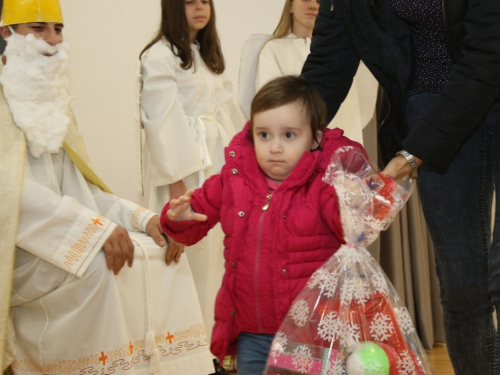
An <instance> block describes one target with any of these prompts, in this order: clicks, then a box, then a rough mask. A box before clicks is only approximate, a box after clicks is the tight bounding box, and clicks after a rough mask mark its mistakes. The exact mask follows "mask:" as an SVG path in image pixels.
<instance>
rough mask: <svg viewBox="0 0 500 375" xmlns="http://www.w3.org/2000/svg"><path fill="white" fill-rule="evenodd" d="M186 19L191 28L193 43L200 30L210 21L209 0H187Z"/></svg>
mask: <svg viewBox="0 0 500 375" xmlns="http://www.w3.org/2000/svg"><path fill="white" fill-rule="evenodd" d="M184 4H185V7H186V20H187V23H188V28H189V37H190V39H191V43H194V42H195V40H196V37H197V35H198V32H199V31H200V30H202V29H203V28H205V26H207V24H208V21H210V1H209V0H185V1H184Z"/></svg>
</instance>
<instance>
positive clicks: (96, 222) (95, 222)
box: [90, 219, 102, 227]
mask: <svg viewBox="0 0 500 375" xmlns="http://www.w3.org/2000/svg"><path fill="white" fill-rule="evenodd" d="M90 220H92V222H93V223H94V225H100V226H101V227H102V223H101V219H90Z"/></svg>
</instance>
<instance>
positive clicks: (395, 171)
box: [382, 155, 423, 181]
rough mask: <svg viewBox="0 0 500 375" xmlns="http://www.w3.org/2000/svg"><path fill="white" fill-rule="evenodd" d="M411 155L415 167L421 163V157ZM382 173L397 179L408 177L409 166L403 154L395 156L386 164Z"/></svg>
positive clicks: (409, 172)
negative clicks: (415, 164)
mask: <svg viewBox="0 0 500 375" xmlns="http://www.w3.org/2000/svg"><path fill="white" fill-rule="evenodd" d="M413 157H414V158H415V162H416V163H417V167H420V166H421V165H422V163H423V161H422V159H419V158H417V157H416V156H415V155H414V156H413ZM382 173H383V174H385V175H387V176H391V177H392V178H394V179H395V180H396V181H399V180H402V179H403V178H405V177H410V174H411V168H410V164H408V161H407V160H406V159H405V158H404V157H403V156H396V157H395V158H393V159H392V160H391V161H390V162H389V163H388V164H387V165H386V167H385V168H384V170H383V171H382Z"/></svg>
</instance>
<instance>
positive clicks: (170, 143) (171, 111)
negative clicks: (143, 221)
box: [141, 40, 245, 336]
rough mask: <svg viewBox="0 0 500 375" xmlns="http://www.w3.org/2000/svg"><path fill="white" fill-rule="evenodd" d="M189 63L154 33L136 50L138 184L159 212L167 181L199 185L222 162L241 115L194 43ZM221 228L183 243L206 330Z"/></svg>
mask: <svg viewBox="0 0 500 375" xmlns="http://www.w3.org/2000/svg"><path fill="white" fill-rule="evenodd" d="M191 48H192V51H193V54H194V57H195V64H194V66H192V67H191V68H190V69H188V70H184V69H183V68H181V66H180V64H181V60H180V58H179V57H177V56H175V54H174V53H173V52H172V50H171V49H170V44H169V43H167V42H166V41H165V40H161V41H159V42H158V43H156V44H155V45H153V46H152V47H151V48H150V49H149V50H147V51H146V52H145V53H144V54H143V56H142V59H141V60H142V71H141V73H142V90H141V121H142V124H143V127H144V131H145V134H146V152H145V157H144V170H145V185H146V191H147V192H148V194H149V199H148V201H149V208H150V209H152V210H154V211H156V212H158V213H160V212H161V210H162V209H163V207H164V205H165V203H167V202H168V201H169V199H170V197H169V191H168V185H169V184H172V183H174V182H177V181H180V180H183V181H184V183H185V185H186V187H187V189H193V188H198V187H200V186H201V185H202V184H203V182H204V181H205V180H206V179H207V178H209V177H210V176H211V175H213V174H215V173H218V172H220V170H221V168H222V166H223V165H224V162H225V161H224V160H225V159H224V148H225V147H226V146H227V145H228V144H229V141H230V140H231V139H232V137H233V136H234V134H235V133H236V131H238V130H240V129H241V128H243V125H244V123H245V119H244V117H243V115H242V114H241V112H240V110H239V108H238V107H237V106H236V104H235V102H234V98H233V88H232V84H231V82H230V81H229V80H228V79H227V77H226V75H225V74H224V73H223V74H221V75H216V74H214V73H212V72H211V71H210V70H208V69H207V67H206V66H205V63H204V62H203V60H202V57H201V55H200V52H199V50H198V47H197V46H195V45H191ZM223 238H224V234H223V232H222V230H221V228H220V225H217V226H216V227H214V228H213V229H212V230H211V231H210V233H209V234H208V236H207V237H205V238H204V239H203V240H202V241H200V242H199V243H198V244H196V245H194V246H191V247H189V248H187V249H186V254H187V257H188V259H189V264H190V266H191V270H192V272H193V277H194V281H195V284H196V289H197V291H198V297H199V300H200V305H201V309H202V313H203V317H204V321H205V325H206V327H207V334H208V335H209V336H211V332H212V328H213V324H214V306H215V297H216V294H217V291H218V290H219V288H220V285H221V283H222V275H223V274H224V257H223V251H224V246H223Z"/></svg>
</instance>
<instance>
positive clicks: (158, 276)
mask: <svg viewBox="0 0 500 375" xmlns="http://www.w3.org/2000/svg"><path fill="white" fill-rule="evenodd" d="M153 215H154V213H153V212H151V211H149V210H146V209H144V208H142V207H140V206H138V205H136V204H134V203H132V202H129V201H126V200H124V199H119V198H117V197H116V196H114V195H111V194H108V193H105V192H103V191H102V190H100V189H99V188H97V187H96V186H94V185H93V184H91V183H89V182H87V181H86V180H85V178H84V177H83V175H82V174H81V172H80V171H79V170H78V168H77V167H76V166H75V164H74V163H73V162H72V161H71V160H70V158H69V157H68V155H67V154H66V153H65V151H64V150H63V149H61V150H60V151H59V153H57V154H53V155H49V154H43V155H42V156H41V157H40V158H38V159H34V158H33V157H31V156H30V155H28V158H27V162H26V164H25V178H24V186H23V191H22V197H21V207H20V219H19V230H18V238H17V243H16V245H17V249H16V257H15V269H14V276H13V280H12V297H11V306H12V309H11V318H12V321H13V324H14V328H15V332H16V341H17V347H18V348H17V349H18V353H17V356H16V358H15V360H14V361H13V363H12V369H13V370H14V373H15V374H33V373H43V374H49V373H50V374H55V373H64V374H91V373H92V374H97V373H100V374H111V373H113V374H149V373H150V365H151V363H150V362H151V361H150V360H149V359H148V357H147V356H146V355H145V350H144V347H145V337H146V333H147V332H148V331H150V330H151V331H153V333H154V335H155V336H156V345H157V348H158V350H159V358H160V373H164V374H166V373H173V374H180V373H182V374H192V375H198V374H207V373H209V372H211V371H213V366H212V365H211V355H210V352H209V350H208V341H207V338H206V335H205V332H204V331H205V329H204V326H203V321H202V316H201V312H200V309H199V305H198V301H197V300H196V298H194V297H192V296H193V295H194V294H195V288H194V285H193V282H192V279H191V273H190V270H189V265H188V264H187V262H185V261H184V262H181V263H180V264H176V265H174V266H170V267H167V266H166V265H165V263H164V255H165V249H162V248H159V247H158V246H157V245H155V243H154V241H153V240H152V239H151V238H149V237H148V236H146V235H144V234H142V233H139V231H144V230H145V225H146V224H147V222H148V221H149V219H150V218H151V217H152V216H153ZM117 224H118V225H121V226H123V227H125V228H126V229H128V230H129V231H131V233H130V234H131V237H132V239H133V242H134V245H135V253H134V264H133V266H132V268H128V267H127V266H125V267H124V268H123V269H122V270H121V272H120V274H119V275H118V276H114V275H113V273H112V271H110V270H108V269H107V266H106V260H105V255H104V252H103V251H101V246H102V245H103V243H104V242H105V241H106V240H107V238H108V237H109V235H110V234H111V233H112V231H113V230H114V229H115V228H116V225H117ZM172 306H175V308H172ZM156 358H158V357H156Z"/></svg>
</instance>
